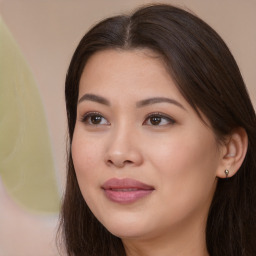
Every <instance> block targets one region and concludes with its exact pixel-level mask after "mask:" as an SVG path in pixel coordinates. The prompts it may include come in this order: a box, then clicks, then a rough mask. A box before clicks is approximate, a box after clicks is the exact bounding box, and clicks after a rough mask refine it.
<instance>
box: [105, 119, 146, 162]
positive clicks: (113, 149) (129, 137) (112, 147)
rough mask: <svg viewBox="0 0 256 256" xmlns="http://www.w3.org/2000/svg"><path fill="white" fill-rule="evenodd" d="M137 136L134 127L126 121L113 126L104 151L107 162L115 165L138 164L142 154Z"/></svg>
mask: <svg viewBox="0 0 256 256" xmlns="http://www.w3.org/2000/svg"><path fill="white" fill-rule="evenodd" d="M137 137H138V136H137V132H136V128H135V127H134V126H132V125H129V124H127V122H122V123H119V124H118V125H116V126H115V127H113V128H112V132H111V136H110V137H109V141H108V148H107V152H106V161H107V163H108V164H112V165H115V166H117V167H123V166H124V165H126V164H134V165H139V164H140V163H141V162H142V155H141V152H140V149H139V144H138V138H137Z"/></svg>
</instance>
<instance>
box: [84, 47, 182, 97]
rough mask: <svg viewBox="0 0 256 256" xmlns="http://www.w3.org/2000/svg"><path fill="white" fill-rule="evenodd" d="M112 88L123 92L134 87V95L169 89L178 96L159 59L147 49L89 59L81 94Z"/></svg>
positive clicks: (110, 52)
mask: <svg viewBox="0 0 256 256" xmlns="http://www.w3.org/2000/svg"><path fill="white" fill-rule="evenodd" d="M114 87H115V90H121V91H122V92H126V93H128V92H129V90H132V89H134V88H136V92H137V93H145V94H147V93H157V92H158V93H166V91H168V90H172V93H174V94H177V95H178V94H179V92H178V89H177V87H176V85H175V83H174V82H173V79H172V78H171V76H170V74H169V72H168V71H167V68H166V65H165V63H164V61H163V59H162V57H161V56H160V55H159V54H157V53H155V52H153V51H152V50H149V49H133V50H120V49H111V50H104V51H99V52H97V53H95V54H93V55H92V56H91V57H90V58H89V60H88V61H87V63H86V65H85V68H84V70H83V73H82V76H81V79H80V91H84V90H86V91H88V90H89V91H91V90H93V91H95V90H96V91H97V90H101V91H102V92H103V91H104V92H105V93H107V92H108V91H109V90H111V89H113V88H114ZM149 96H151V95H149ZM179 97H180V95H179Z"/></svg>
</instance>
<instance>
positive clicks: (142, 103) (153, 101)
mask: <svg viewBox="0 0 256 256" xmlns="http://www.w3.org/2000/svg"><path fill="white" fill-rule="evenodd" d="M163 102H166V103H171V104H174V105H176V106H178V107H180V108H182V109H184V110H186V109H185V107H184V106H183V105H182V104H180V103H179V102H178V101H176V100H174V99H170V98H165V97H154V98H149V99H145V100H141V101H139V102H137V103H136V106H137V107H138V108H140V107H144V106H148V105H152V104H156V103H163Z"/></svg>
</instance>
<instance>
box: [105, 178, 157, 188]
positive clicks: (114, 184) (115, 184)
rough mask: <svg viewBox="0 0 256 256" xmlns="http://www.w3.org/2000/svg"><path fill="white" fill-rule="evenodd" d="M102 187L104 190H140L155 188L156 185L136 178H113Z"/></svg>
mask: <svg viewBox="0 0 256 256" xmlns="http://www.w3.org/2000/svg"><path fill="white" fill-rule="evenodd" d="M102 188H103V189H104V190H112V189H138V190H154V187H153V186H151V185H148V184H145V183H143V182H141V181H138V180H134V179H129V178H125V179H117V178H112V179H110V180H107V181H106V182H105V183H104V184H103V185H102Z"/></svg>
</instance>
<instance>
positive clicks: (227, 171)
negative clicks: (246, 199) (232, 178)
mask: <svg viewBox="0 0 256 256" xmlns="http://www.w3.org/2000/svg"><path fill="white" fill-rule="evenodd" d="M224 173H225V174H226V179H227V178H228V175H229V170H228V169H226V170H225V171H224Z"/></svg>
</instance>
